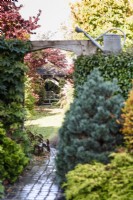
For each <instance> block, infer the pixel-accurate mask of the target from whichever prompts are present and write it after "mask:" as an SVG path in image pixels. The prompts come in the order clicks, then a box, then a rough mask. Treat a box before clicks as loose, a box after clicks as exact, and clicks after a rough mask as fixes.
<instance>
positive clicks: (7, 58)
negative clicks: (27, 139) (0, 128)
mask: <svg viewBox="0 0 133 200" xmlns="http://www.w3.org/2000/svg"><path fill="white" fill-rule="evenodd" d="M29 47H30V43H29V42H26V41H25V42H24V41H21V40H4V39H2V38H0V121H1V122H2V123H3V124H4V126H5V128H6V129H9V128H10V126H11V125H13V124H18V126H19V125H20V124H21V123H22V121H23V118H24V108H23V101H24V81H25V73H26V72H27V67H26V66H25V64H24V63H23V57H24V55H25V53H26V52H27V51H28V49H29Z"/></svg>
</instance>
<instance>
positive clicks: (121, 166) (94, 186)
mask: <svg viewBox="0 0 133 200" xmlns="http://www.w3.org/2000/svg"><path fill="white" fill-rule="evenodd" d="M112 156H113V157H114V158H113V159H112V161H111V163H110V164H108V165H104V164H101V163H94V164H84V165H81V164H79V165H78V166H76V168H75V169H74V170H72V171H70V172H69V173H68V174H67V175H66V177H67V182H66V183H65V184H64V187H65V196H66V200H87V199H88V200H89V199H93V200H114V199H117V200H132V199H133V192H132V191H133V168H132V167H133V157H132V156H131V155H130V154H127V153H125V152H123V153H117V154H112Z"/></svg>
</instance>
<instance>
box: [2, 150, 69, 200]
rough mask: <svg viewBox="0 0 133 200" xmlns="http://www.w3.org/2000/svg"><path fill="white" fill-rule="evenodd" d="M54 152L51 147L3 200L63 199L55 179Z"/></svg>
mask: <svg viewBox="0 0 133 200" xmlns="http://www.w3.org/2000/svg"><path fill="white" fill-rule="evenodd" d="M55 154H56V150H55V149H53V148H51V153H50V156H49V158H47V159H45V160H44V161H43V162H42V163H41V165H34V166H33V167H32V168H31V170H30V171H28V173H26V174H25V175H24V176H23V177H22V178H21V180H19V182H17V183H15V185H14V187H11V191H10V192H8V194H7V195H6V197H5V198H4V199H3V200H64V199H65V198H64V197H63V196H62V192H61V190H60V188H59V187H58V186H57V185H56V180H55V162H54V158H55ZM9 190H10V188H9Z"/></svg>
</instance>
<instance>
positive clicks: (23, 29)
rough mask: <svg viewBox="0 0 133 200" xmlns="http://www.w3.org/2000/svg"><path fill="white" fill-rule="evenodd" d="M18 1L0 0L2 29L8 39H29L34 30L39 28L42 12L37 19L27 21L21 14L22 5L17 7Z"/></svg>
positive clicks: (31, 18) (0, 24) (0, 27)
mask: <svg viewBox="0 0 133 200" xmlns="http://www.w3.org/2000/svg"><path fill="white" fill-rule="evenodd" d="M15 2H17V0H0V29H1V30H2V32H3V33H4V35H5V37H6V38H18V39H22V40H25V39H28V38H29V35H30V34H33V32H32V31H33V30H35V29H36V28H38V27H39V25H38V24H37V23H38V21H39V16H40V14H41V10H39V13H38V14H37V16H36V17H30V18H29V20H25V19H24V18H23V17H22V16H21V15H20V13H19V10H20V9H21V8H22V7H23V6H22V5H20V6H17V5H16V3H15Z"/></svg>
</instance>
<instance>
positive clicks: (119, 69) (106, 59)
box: [74, 53, 133, 98]
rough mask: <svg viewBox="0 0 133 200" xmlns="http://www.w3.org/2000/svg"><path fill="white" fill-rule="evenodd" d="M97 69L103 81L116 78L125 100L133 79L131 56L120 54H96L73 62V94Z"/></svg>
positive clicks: (129, 54)
mask: <svg viewBox="0 0 133 200" xmlns="http://www.w3.org/2000/svg"><path fill="white" fill-rule="evenodd" d="M94 68H98V69H99V71H100V72H101V73H102V76H103V77H104V79H105V80H110V81H112V80H113V78H117V80H118V85H119V87H120V89H121V92H120V93H121V94H122V95H123V96H124V97H125V98H127V96H128V91H129V90H130V89H131V86H132V83H131V81H132V79H133V55H132V54H131V53H121V54H119V55H103V54H96V55H93V56H80V57H78V59H77V60H76V61H75V71H74V83H75V93H76V94H77V93H78V89H77V87H78V85H82V84H83V83H84V82H85V81H86V79H87V75H88V74H90V72H91V71H92V70H93V69H94Z"/></svg>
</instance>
